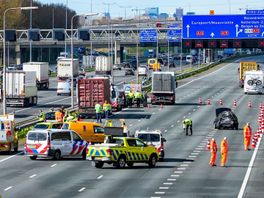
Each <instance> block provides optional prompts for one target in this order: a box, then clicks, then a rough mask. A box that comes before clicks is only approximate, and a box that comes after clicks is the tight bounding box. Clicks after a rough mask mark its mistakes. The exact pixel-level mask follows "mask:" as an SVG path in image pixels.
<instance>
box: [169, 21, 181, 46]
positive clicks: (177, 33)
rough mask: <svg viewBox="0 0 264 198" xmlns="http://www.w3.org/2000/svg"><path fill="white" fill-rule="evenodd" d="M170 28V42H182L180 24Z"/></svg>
mask: <svg viewBox="0 0 264 198" xmlns="http://www.w3.org/2000/svg"><path fill="white" fill-rule="evenodd" d="M168 28H170V29H169V30H168V31H167V38H168V41H169V42H180V41H181V38H182V29H179V28H178V26H174V25H172V26H169V27H168Z"/></svg>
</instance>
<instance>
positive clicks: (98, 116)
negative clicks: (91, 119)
mask: <svg viewBox="0 0 264 198" xmlns="http://www.w3.org/2000/svg"><path fill="white" fill-rule="evenodd" d="M94 108H95V113H96V121H97V122H100V123H102V106H101V105H100V104H99V103H97V104H96V105H95V107H94Z"/></svg>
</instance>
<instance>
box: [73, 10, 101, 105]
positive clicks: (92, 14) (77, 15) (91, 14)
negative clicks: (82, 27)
mask: <svg viewBox="0 0 264 198" xmlns="http://www.w3.org/2000/svg"><path fill="white" fill-rule="evenodd" d="M95 15H98V13H90V14H76V15H74V16H72V18H71V67H72V71H71V107H72V108H73V106H74V86H73V20H74V18H75V17H79V16H85V17H86V16H95Z"/></svg>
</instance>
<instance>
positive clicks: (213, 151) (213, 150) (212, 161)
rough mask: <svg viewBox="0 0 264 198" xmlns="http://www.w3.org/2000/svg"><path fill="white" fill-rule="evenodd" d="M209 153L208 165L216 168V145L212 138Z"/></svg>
mask: <svg viewBox="0 0 264 198" xmlns="http://www.w3.org/2000/svg"><path fill="white" fill-rule="evenodd" d="M210 152H211V158H210V163H209V164H210V165H211V166H216V164H215V161H216V153H217V145H216V142H215V139H214V138H212V140H211V142H210Z"/></svg>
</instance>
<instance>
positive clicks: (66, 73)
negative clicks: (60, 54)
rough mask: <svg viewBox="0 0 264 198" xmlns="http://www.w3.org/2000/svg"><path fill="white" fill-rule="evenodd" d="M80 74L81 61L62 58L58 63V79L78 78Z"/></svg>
mask: <svg viewBox="0 0 264 198" xmlns="http://www.w3.org/2000/svg"><path fill="white" fill-rule="evenodd" d="M78 74H79V60H78V59H73V68H72V61H71V59H70V58H62V59H59V60H58V61H57V77H72V76H73V77H76V76H78Z"/></svg>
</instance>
